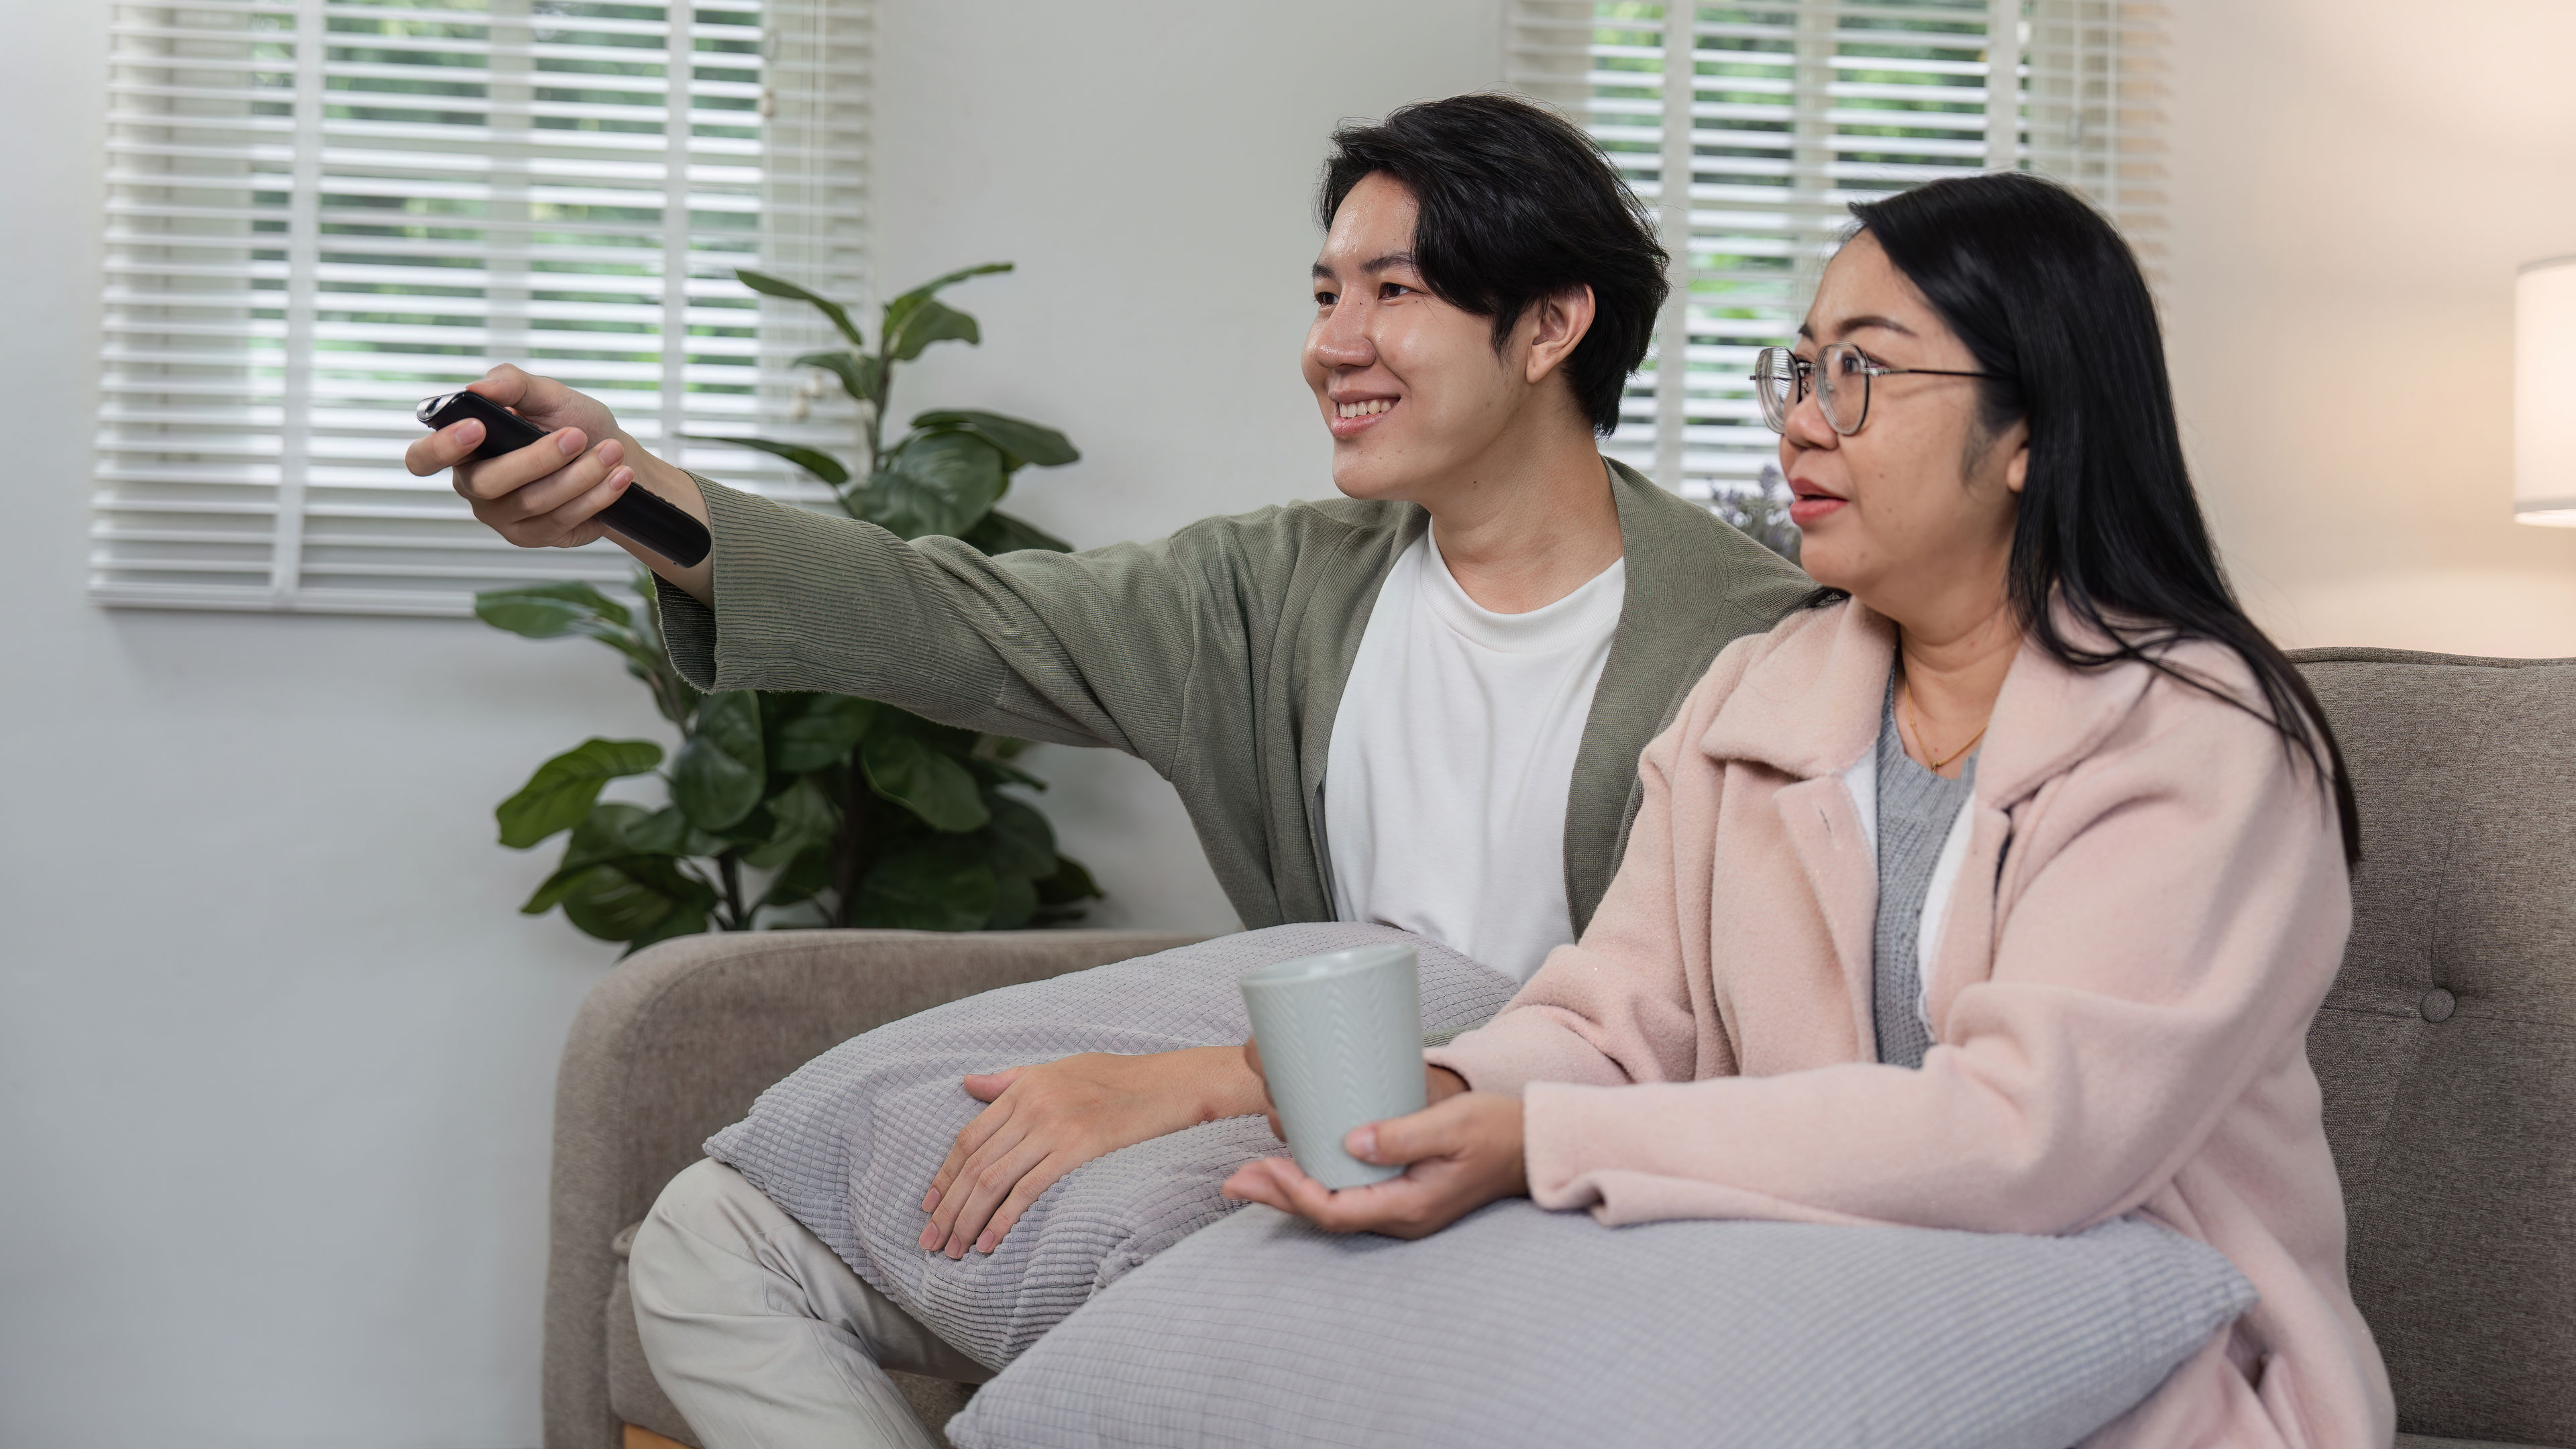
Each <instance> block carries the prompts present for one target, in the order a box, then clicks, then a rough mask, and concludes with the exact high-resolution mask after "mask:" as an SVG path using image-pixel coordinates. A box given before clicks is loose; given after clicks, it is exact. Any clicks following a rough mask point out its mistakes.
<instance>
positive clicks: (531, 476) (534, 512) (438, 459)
mask: <svg viewBox="0 0 2576 1449" xmlns="http://www.w3.org/2000/svg"><path fill="white" fill-rule="evenodd" d="M468 391H471V392H476V393H480V394H482V395H483V396H484V397H487V398H490V399H491V400H492V401H494V402H496V403H499V404H501V405H502V406H503V407H506V408H509V409H510V410H511V411H513V412H515V413H517V414H518V415H519V416H521V417H523V418H526V419H527V420H528V421H529V422H532V423H534V424H536V425H537V426H538V427H541V428H544V429H547V430H548V434H549V435H548V436H546V437H544V438H540V439H538V440H537V441H536V442H533V443H530V444H529V445H528V446H526V447H524V448H521V449H519V450H518V451H516V452H513V453H505V454H503V455H502V456H500V457H498V458H476V457H475V456H473V454H474V449H475V448H476V447H477V446H479V445H480V444H481V443H482V441H483V424H482V423H480V422H478V421H476V420H475V419H472V418H467V419H465V420H464V421H462V422H457V423H450V424H449V425H448V426H446V427H444V428H441V429H439V430H438V431H437V432H434V433H431V434H430V435H429V436H427V437H425V438H420V439H417V440H415V441H414V442H413V443H412V445H411V446H410V447H409V448H407V449H405V450H404V452H403V466H404V467H405V468H408V469H409V470H410V471H411V472H412V474H413V475H414V476H416V477H422V478H426V477H428V476H429V475H431V474H433V473H436V472H438V471H440V470H441V469H448V470H452V471H451V479H452V482H453V484H454V486H455V488H456V491H457V492H458V493H459V494H460V495H462V496H463V497H464V499H465V501H466V502H467V503H468V504H469V505H470V506H472V508H473V510H474V516H475V517H476V518H477V519H479V520H481V521H482V522H483V524H484V525H485V526H487V527H489V528H490V529H491V530H492V531H493V532H495V533H497V534H499V535H501V536H502V537H503V538H505V539H508V540H509V541H510V542H512V543H514V544H517V545H518V546H519V547H521V548H578V547H580V546H581V545H583V544H586V543H589V542H591V541H592V540H593V539H596V538H599V537H601V536H603V535H605V534H608V528H607V526H606V525H604V524H602V523H601V522H599V519H598V515H599V513H600V511H601V510H602V509H604V508H606V507H608V505H609V504H611V503H614V502H616V501H617V499H618V498H619V496H620V495H622V494H624V493H625V491H626V490H627V489H628V488H630V487H632V486H634V485H635V484H637V483H638V482H641V483H642V484H643V485H644V486H645V487H646V488H647V489H649V490H650V491H652V492H654V493H657V494H659V495H661V496H662V497H663V498H665V499H667V500H669V501H670V502H671V503H674V504H676V505H678V506H679V507H680V508H681V509H683V510H685V511H686V512H687V513H688V514H689V515H690V516H691V517H694V518H696V519H698V520H699V521H700V522H704V521H705V520H706V516H707V513H706V500H705V499H704V498H702V497H701V496H700V495H699V493H698V485H697V484H696V483H695V482H694V481H693V480H691V479H690V477H689V475H688V474H686V473H683V472H681V471H680V470H679V469H677V468H674V467H672V466H671V465H669V464H668V463H665V462H663V461H662V460H661V459H659V458H656V457H654V456H653V455H652V454H650V453H647V452H646V451H644V449H642V448H641V447H639V446H637V445H636V442H635V440H634V439H633V438H631V437H628V436H627V435H626V431H625V430H624V429H623V428H620V427H619V426H618V425H617V419H616V417H615V416H614V415H613V414H611V413H610V412H609V410H608V408H607V407H606V406H605V405H604V404H602V403H601V402H600V401H599V400H598V399H597V398H594V397H590V396H587V395H586V394H583V393H579V392H576V391H574V390H573V389H571V388H569V387H566V386H564V385H563V384H562V383H560V382H557V381H556V380H554V379H553V378H550V377H538V376H536V375H535V374H533V373H530V372H526V371H523V370H521V369H519V368H516V367H512V366H510V365H509V364H507V363H504V364H502V365H501V366H499V367H496V368H493V369H492V370H491V371H490V372H488V373H486V374H484V376H483V379H482V380H481V381H479V382H476V383H474V384H473V385H472V386H471V387H470V388H468ZM630 551H631V550H630ZM636 557H637V558H639V559H641V560H642V561H643V562H644V563H646V564H647V565H650V566H652V568H653V570H654V572H656V573H659V574H661V575H662V576H663V577H664V578H667V579H669V580H670V581H671V582H672V583H674V584H677V585H678V586H679V587H681V588H683V589H686V590H688V591H689V592H690V593H691V594H694V595H696V596H697V597H698V598H699V599H700V600H701V601H702V602H703V601H706V600H708V599H709V598H710V597H711V585H710V583H709V580H710V579H711V577H712V574H711V571H710V569H709V568H708V566H707V564H706V563H705V562H703V561H701V562H700V563H699V564H698V565H697V566H696V567H695V568H689V569H683V568H681V567H680V566H679V565H677V564H674V563H672V562H671V561H670V560H668V559H665V558H662V557H661V556H660V555H658V554H655V553H652V552H651V551H649V550H645V551H641V552H636Z"/></svg>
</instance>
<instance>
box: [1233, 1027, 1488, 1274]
mask: <svg viewBox="0 0 2576 1449" xmlns="http://www.w3.org/2000/svg"><path fill="white" fill-rule="evenodd" d="M1431 1070H1432V1071H1434V1072H1438V1073H1441V1074H1442V1075H1444V1076H1447V1077H1448V1078H1449V1079H1450V1080H1451V1081H1457V1080H1458V1077H1457V1075H1456V1074H1455V1073H1453V1072H1447V1071H1446V1070H1445V1069H1443V1068H1439V1067H1433V1068H1431ZM1342 1146H1343V1147H1344V1148H1345V1149H1346V1150H1347V1151H1349V1153H1350V1154H1351V1155H1352V1156H1353V1157H1356V1158H1358V1159H1359V1160H1360V1161H1362V1162H1378V1163H1386V1164H1390V1165H1392V1164H1398V1163H1401V1164H1405V1172H1404V1176H1402V1177H1397V1178H1390V1179H1388V1180H1387V1181H1385V1182H1378V1183H1371V1184H1369V1185H1368V1186H1366V1187H1346V1188H1343V1189H1342V1190H1341V1191H1339V1192H1335V1191H1332V1190H1331V1189H1329V1188H1326V1187H1325V1186H1324V1185H1323V1184H1322V1183H1319V1182H1317V1181H1315V1179H1313V1178H1311V1177H1308V1176H1307V1175H1306V1174H1305V1173H1304V1172H1302V1171H1300V1170H1298V1167H1297V1163H1296V1160H1295V1159H1294V1158H1288V1157H1265V1158H1263V1159H1261V1160H1260V1161H1259V1162H1247V1163H1245V1164H1244V1165H1243V1166H1241V1167H1239V1168H1237V1169H1235V1173H1234V1175H1233V1176H1232V1177H1229V1178H1227V1179H1226V1180H1225V1188H1224V1191H1225V1195H1226V1196H1227V1197H1231V1198H1239V1199H1242V1200H1244V1201H1247V1202H1258V1203H1268V1204H1269V1205H1270V1206H1272V1207H1275V1208H1278V1209H1279V1210H1280V1211H1282V1212H1292V1213H1295V1214H1297V1215H1298V1216H1299V1217H1302V1218H1306V1219H1308V1220H1310V1221H1312V1222H1313V1223H1314V1224H1315V1225H1316V1226H1318V1227H1321V1228H1324V1229H1326V1230H1327V1231H1330V1232H1336V1233H1356V1232H1370V1233H1384V1234H1386V1235H1387V1236H1388V1237H1391V1238H1421V1237H1428V1236H1430V1235H1431V1234H1433V1233H1436V1232H1438V1231H1440V1230H1441V1229H1442V1228H1445V1227H1447V1226H1449V1225H1450V1224H1451V1223H1454V1222H1456V1221H1457V1220H1458V1219H1460V1218H1462V1217H1465V1216H1466V1215H1467V1214H1469V1213H1471V1212H1474V1211H1475V1210H1476V1209H1478V1208H1480V1207H1483V1206H1484V1205H1485V1204H1487V1203H1489V1202H1493V1201H1495V1200H1496V1199H1499V1198H1506V1197H1519V1196H1521V1195H1523V1194H1525V1193H1527V1192H1528V1191H1529V1173H1528V1170H1527V1168H1526V1166H1525V1165H1524V1163H1523V1161H1522V1158H1521V1099H1520V1098H1518V1097H1509V1096H1505V1095H1503V1094H1502V1093H1500V1092H1469V1091H1461V1092H1459V1093H1458V1094H1457V1095H1454V1096H1451V1097H1449V1098H1448V1099H1447V1100H1445V1101H1440V1102H1436V1103H1434V1104H1433V1105H1431V1106H1429V1107H1425V1108H1423V1109H1422V1110H1421V1111H1419V1112H1415V1113H1413V1114H1411V1115H1409V1116H1404V1117H1395V1118H1390V1119H1388V1120H1387V1121H1384V1122H1371V1123H1369V1124H1367V1125H1365V1126H1361V1127H1355V1128H1352V1129H1351V1133H1350V1135H1349V1136H1348V1137H1345V1138H1344V1139H1342Z"/></svg>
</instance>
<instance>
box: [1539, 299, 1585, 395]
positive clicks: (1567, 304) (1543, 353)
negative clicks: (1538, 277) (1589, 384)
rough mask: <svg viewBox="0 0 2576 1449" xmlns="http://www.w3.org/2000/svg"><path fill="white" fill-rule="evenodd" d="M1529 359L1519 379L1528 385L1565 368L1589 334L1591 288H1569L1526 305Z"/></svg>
mask: <svg viewBox="0 0 2576 1449" xmlns="http://www.w3.org/2000/svg"><path fill="white" fill-rule="evenodd" d="M1528 322H1529V323H1530V325H1531V331H1530V339H1529V357H1528V360H1527V361H1526V363H1524V364H1523V375H1524V376H1525V378H1526V379H1527V380H1528V381H1529V382H1530V383H1532V384H1536V383H1538V382H1540V381H1541V380H1543V379H1544V378H1546V376H1547V375H1548V374H1549V373H1551V372H1554V371H1556V370H1557V369H1558V368H1560V367H1563V366H1564V365H1565V360H1566V359H1567V358H1569V357H1572V356H1573V355H1574V349H1575V348H1576V347H1578V346H1580V345H1582V342H1583V336H1584V334H1585V333H1587V332H1590V331H1591V330H1592V288H1590V287H1589V286H1576V287H1569V288H1567V289H1566V290H1564V291H1562V292H1558V293H1555V294H1554V295H1552V296H1547V297H1541V298H1540V299H1539V300H1538V301H1536V302H1534V303H1532V304H1530V310H1529V317H1528Z"/></svg>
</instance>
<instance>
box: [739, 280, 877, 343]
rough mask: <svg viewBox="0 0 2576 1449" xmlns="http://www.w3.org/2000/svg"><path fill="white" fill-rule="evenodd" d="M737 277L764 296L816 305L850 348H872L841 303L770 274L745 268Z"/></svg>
mask: <svg viewBox="0 0 2576 1449" xmlns="http://www.w3.org/2000/svg"><path fill="white" fill-rule="evenodd" d="M734 276H735V277H736V278H738V279H739V280H740V281H741V282H742V284H743V285H744V286H746V287H749V288H750V289H752V290H753V291H755V292H758V293H760V294H762V295H763V296H768V297H785V298H787V299H788V300H790V301H795V302H811V303H813V304H814V306H815V308H816V309H817V310H819V311H820V312H821V313H822V314H823V315H824V316H826V317H829V318H831V319H832V325H833V326H834V327H837V328H839V329H840V330H841V335H842V336H844V337H846V338H848V339H850V345H851V346H852V347H858V348H865V347H866V346H867V345H868V340H867V339H866V338H864V337H861V336H860V335H859V326H858V324H857V323H855V322H852V321H851V320H850V310H849V309H848V308H847V307H844V306H842V305H841V304H840V303H838V302H835V301H833V300H832V299H831V298H829V297H826V296H823V295H821V294H819V293H815V292H809V291H807V290H805V289H804V288H803V287H800V286H798V285H796V284H795V283H794V282H790V281H787V280H785V279H784V278H780V277H773V276H771V275H769V274H768V273H766V272H754V271H750V270H747V269H744V268H741V267H736V268H735V269H734Z"/></svg>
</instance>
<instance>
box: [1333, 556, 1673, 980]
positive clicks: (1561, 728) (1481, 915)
mask: <svg viewBox="0 0 2576 1449" xmlns="http://www.w3.org/2000/svg"><path fill="white" fill-rule="evenodd" d="M1627 577H1628V576H1627V565H1626V563H1625V561H1624V560H1623V561H1620V562H1616V563H1613V564H1611V565H1610V567H1608V568H1606V569H1603V570H1602V571H1601V572H1600V573H1599V574H1597V575H1595V576H1593V578H1592V579H1591V580H1590V581H1589V582H1587V583H1585V584H1584V585H1583V586H1582V587H1581V588H1578V589H1576V590H1575V591H1574V592H1573V593H1570V594H1568V595H1566V596H1565V597H1564V598H1562V599H1559V600H1557V601H1556V602H1555V603H1553V604H1550V605H1548V606H1547V607H1545V608H1543V609H1533V610H1531V611H1530V612H1528V613H1526V614H1497V613H1494V612H1493V611H1491V610H1489V609H1485V608H1482V607H1480V606H1478V605H1477V603H1476V601H1475V600H1473V599H1471V598H1468V597H1467V591H1466V590H1464V589H1462V588H1460V587H1458V581H1457V580H1456V579H1454V578H1452V577H1450V575H1449V566H1448V564H1447V563H1445V562H1443V561H1442V559H1441V557H1440V551H1439V549H1438V548H1437V547H1435V546H1434V545H1433V544H1432V542H1431V534H1430V531H1429V530H1427V529H1426V530H1424V532H1423V535H1422V537H1421V538H1420V539H1418V540H1416V541H1415V542H1414V544H1413V546H1412V547H1410V548H1407V549H1406V550H1405V551H1404V552H1403V554H1401V555H1400V556H1398V557H1397V559H1396V561H1395V567H1394V569H1393V570H1391V571H1390V572H1389V573H1388V574H1387V576H1386V583H1385V585H1384V586H1383V587H1382V588H1380V589H1379V591H1378V596H1377V605H1376V607H1375V608H1373V609H1371V610H1370V611H1369V621H1368V628H1367V630H1366V631H1365V632H1363V633H1362V634H1361V636H1360V650H1359V656H1358V657H1357V658H1356V659H1354V660H1353V661H1352V664H1351V677H1350V682H1349V683H1348V684H1347V685H1345V686H1344V687H1343V690H1342V702H1341V708H1340V709H1339V711H1337V712H1336V713H1335V714H1334V716H1333V741H1332V745H1331V753H1330V755H1329V756H1327V759H1326V766H1325V769H1326V773H1325V777H1324V840H1325V849H1326V851H1327V852H1328V854H1329V855H1330V857H1331V860H1332V872H1333V903H1334V907H1335V912H1336V914H1337V915H1338V916H1339V917H1340V918H1341V919H1342V920H1345V921H1375V922H1378V923H1381V924H1384V925H1389V926H1397V927H1401V928H1402V929H1404V930H1408V931H1413V932H1416V933H1418V934H1420V935H1424V936H1428V937H1430V938H1431V939H1433V940H1435V941H1438V942H1441V943H1442V944H1444V945H1447V946H1450V947H1453V948H1455V949H1456V950H1459V951H1462V952H1464V953H1466V954H1467V955H1469V956H1472V957H1474V958H1475V959H1476V960H1478V961H1482V962H1484V963H1485V964H1486V965H1488V966H1491V967H1493V968H1494V969H1495V970H1497V971H1501V972H1504V973H1506V974H1508V975H1510V976H1512V977H1513V978H1515V979H1518V980H1524V981H1525V980H1527V979H1529V976H1530V973H1532V972H1534V971H1536V970H1537V969H1538V967H1539V963H1540V962H1541V961H1543V960H1545V959H1546V958H1547V953H1548V952H1549V951H1551V950H1553V949H1555V948H1556V947H1558V946H1561V945H1563V944H1565V943H1566V942H1568V941H1571V940H1573V939H1574V927H1573V924H1572V921H1571V919H1570V917H1569V914H1568V911H1567V909H1566V902H1565V797H1566V791H1567V789H1568V788H1569V787H1570V786H1571V785H1572V783H1573V779H1574V755H1575V751H1576V749H1577V748H1579V747H1580V746H1581V745H1582V743H1583V725H1584V720H1585V718H1586V717H1587V716H1588V715H1590V714H1591V712H1592V690H1593V687H1594V686H1595V685H1597V684H1599V683H1600V682H1601V666H1602V665H1603V664H1604V663H1606V662H1608V660H1609V658H1610V639H1611V636H1612V635H1613V634H1614V633H1616V632H1617V631H1618V627H1619V606H1620V604H1621V602H1622V601H1623V600H1624V599H1625V598H1626V597H1627Z"/></svg>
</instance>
